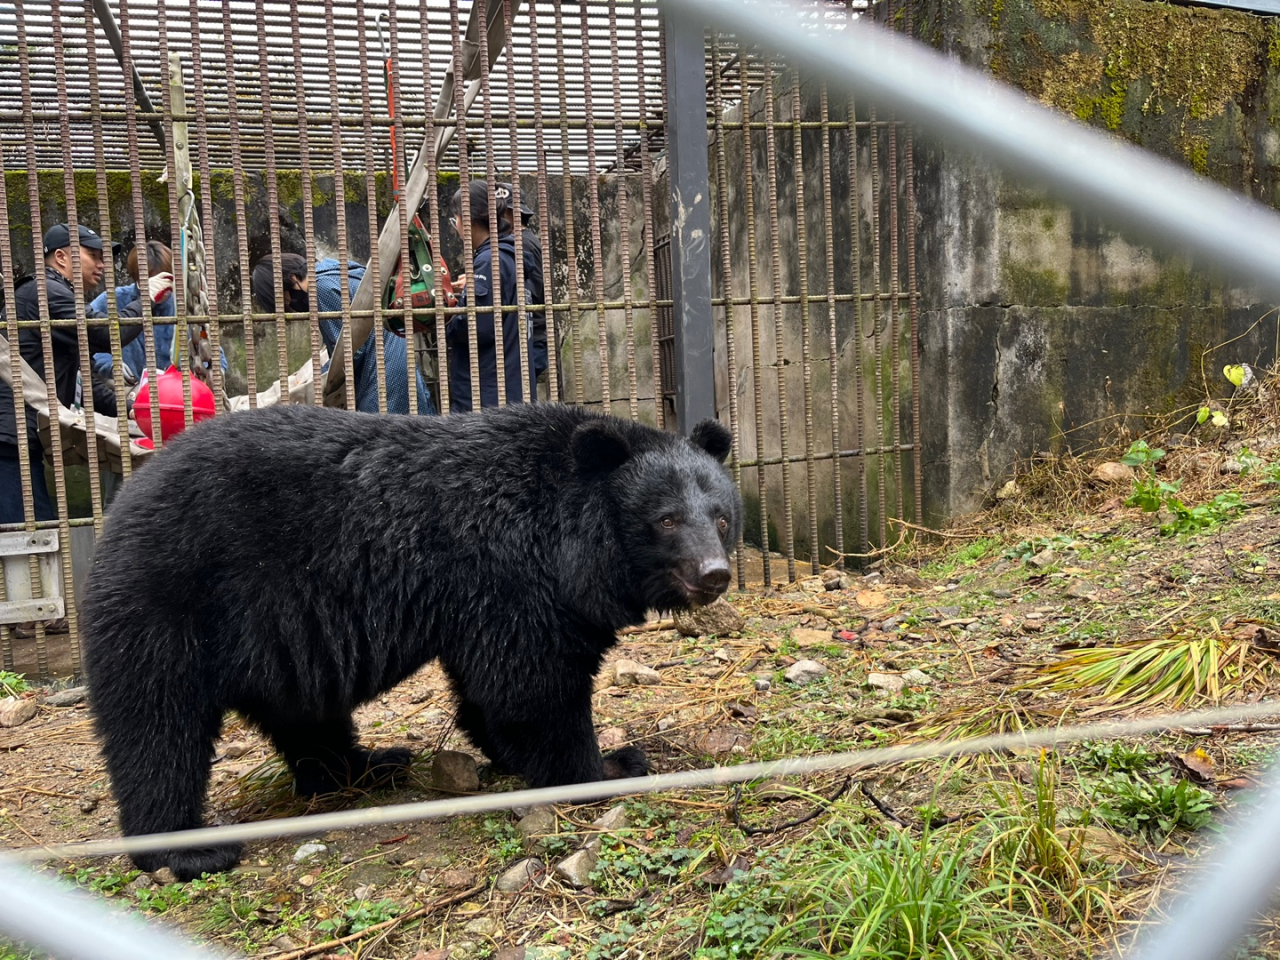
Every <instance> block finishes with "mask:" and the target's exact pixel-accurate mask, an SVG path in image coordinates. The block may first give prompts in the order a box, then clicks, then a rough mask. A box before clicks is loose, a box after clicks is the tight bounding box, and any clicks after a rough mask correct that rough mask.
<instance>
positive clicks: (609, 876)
mask: <svg viewBox="0 0 1280 960" xmlns="http://www.w3.org/2000/svg"><path fill="white" fill-rule="evenodd" d="M703 856H704V854H702V853H700V852H699V851H696V850H689V849H686V848H684V847H665V848H661V847H660V848H656V849H651V850H648V851H645V850H640V849H637V848H636V847H633V846H630V845H628V844H625V843H622V842H620V841H616V840H615V841H613V842H604V843H602V844H601V846H600V850H599V859H598V860H597V861H596V868H595V870H593V871H592V873H591V885H592V886H593V887H595V889H596V890H598V891H600V892H601V893H602V894H604V895H605V896H608V897H614V898H616V899H628V898H631V897H634V896H636V894H637V892H638V891H639V890H640V889H641V888H642V887H645V886H649V885H653V884H658V883H661V884H663V885H665V884H669V883H671V882H673V881H674V880H675V879H676V878H678V877H679V876H680V875H681V874H683V873H684V872H685V870H687V869H688V868H689V866H690V865H691V864H693V863H696V862H699V861H700V860H701V859H702V857H703Z"/></svg>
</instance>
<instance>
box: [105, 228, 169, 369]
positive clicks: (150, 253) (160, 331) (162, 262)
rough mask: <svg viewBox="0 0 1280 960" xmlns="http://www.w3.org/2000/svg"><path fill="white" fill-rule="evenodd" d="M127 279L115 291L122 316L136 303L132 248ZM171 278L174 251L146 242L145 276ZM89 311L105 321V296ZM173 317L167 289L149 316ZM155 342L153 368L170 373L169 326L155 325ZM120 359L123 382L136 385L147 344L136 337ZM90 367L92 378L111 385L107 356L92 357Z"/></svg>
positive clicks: (110, 363) (135, 250) (144, 363)
mask: <svg viewBox="0 0 1280 960" xmlns="http://www.w3.org/2000/svg"><path fill="white" fill-rule="evenodd" d="M127 266H128V270H129V276H130V277H132V278H133V283H131V284H128V285H127V286H123V287H116V310H117V311H118V312H119V313H123V312H124V311H125V308H127V307H128V306H129V305H130V304H131V303H133V302H134V301H135V300H137V299H138V296H139V294H138V248H137V247H134V248H133V249H132V250H130V251H129V259H128V265H127ZM162 273H167V274H169V275H170V276H172V274H173V251H171V250H170V249H169V248H168V247H166V246H165V245H164V244H163V243H161V242H160V241H159V240H148V241H147V276H148V277H155V276H157V275H158V274H162ZM89 310H90V312H91V314H92V315H94V316H100V317H105V316H106V315H107V292H106V291H105V290H104V291H102V293H100V294H98V296H97V297H96V298H95V299H94V300H93V301H92V302H91V303H90V304H89ZM175 313H176V310H175V301H174V297H173V289H172V286H170V290H169V293H168V295H167V296H166V297H165V298H164V299H163V300H161V301H160V302H159V303H153V304H152V305H151V316H152V317H153V318H155V319H159V318H160V317H172V316H174V315H175ZM152 329H153V331H154V341H155V350H156V366H157V367H158V368H159V369H160V372H161V373H163V372H164V371H165V370H168V369H169V366H170V363H169V353H170V350H171V349H172V347H173V331H174V329H175V328H174V326H173V325H172V324H165V325H163V326H162V325H160V324H156V325H155V326H154V327H153V328H152ZM120 356H121V358H122V359H123V360H124V379H125V383H128V384H134V383H137V382H138V378H139V377H140V376H142V371H143V370H144V369H145V368H146V366H147V352H146V342H145V338H144V337H138V338H137V339H136V340H134V341H133V342H132V343H128V344H126V345H125V346H124V348H123V349H122V350H121V351H120ZM89 367H90V370H92V372H93V375H94V377H95V378H97V379H99V380H100V381H101V382H103V383H108V384H109V383H112V382H113V381H112V377H113V376H114V373H113V368H114V362H113V361H112V359H111V354H110V353H95V354H93V355H92V356H91V358H90V360H89Z"/></svg>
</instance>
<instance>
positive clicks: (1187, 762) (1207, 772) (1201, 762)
mask: <svg viewBox="0 0 1280 960" xmlns="http://www.w3.org/2000/svg"><path fill="white" fill-rule="evenodd" d="M1178 759H1179V760H1180V761H1181V762H1182V765H1183V766H1184V767H1186V768H1187V770H1188V772H1189V773H1190V774H1191V777H1192V779H1194V780H1199V781H1200V782H1201V783H1208V782H1210V781H1211V780H1213V767H1214V764H1213V757H1211V756H1209V754H1207V753H1205V752H1204V751H1203V750H1201V749H1200V748H1198V747H1197V748H1196V749H1195V750H1192V751H1190V752H1188V753H1184V754H1183V755H1182V756H1180V757H1179V758H1178Z"/></svg>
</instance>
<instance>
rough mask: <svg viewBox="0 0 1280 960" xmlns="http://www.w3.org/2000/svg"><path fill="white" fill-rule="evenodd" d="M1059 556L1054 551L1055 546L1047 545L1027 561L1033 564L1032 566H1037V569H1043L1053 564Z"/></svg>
mask: <svg viewBox="0 0 1280 960" xmlns="http://www.w3.org/2000/svg"><path fill="white" fill-rule="evenodd" d="M1057 558H1058V555H1057V553H1055V552H1054V549H1053V547H1045V548H1044V549H1043V550H1041V551H1040V552H1039V553H1037V554H1036V555H1035V556H1034V557H1032V558H1031V559H1029V560H1028V561H1027V563H1029V564H1031V566H1033V567H1035V568H1036V569H1037V570H1043V569H1044V568H1045V567H1047V566H1049V565H1050V564H1052V563H1053V562H1054V561H1055V560H1056V559H1057Z"/></svg>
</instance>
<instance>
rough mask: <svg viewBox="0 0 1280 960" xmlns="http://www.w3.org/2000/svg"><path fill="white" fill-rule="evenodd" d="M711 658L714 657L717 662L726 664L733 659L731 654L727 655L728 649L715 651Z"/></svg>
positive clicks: (722, 648) (723, 648)
mask: <svg viewBox="0 0 1280 960" xmlns="http://www.w3.org/2000/svg"><path fill="white" fill-rule="evenodd" d="M711 656H713V657H715V658H716V659H717V660H719V661H720V662H721V663H728V662H729V661H730V660H732V659H733V655H732V654H731V653H729V648H728V647H721V648H720V649H719V650H717V651H716V652H715V653H713V654H712V655H711Z"/></svg>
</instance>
